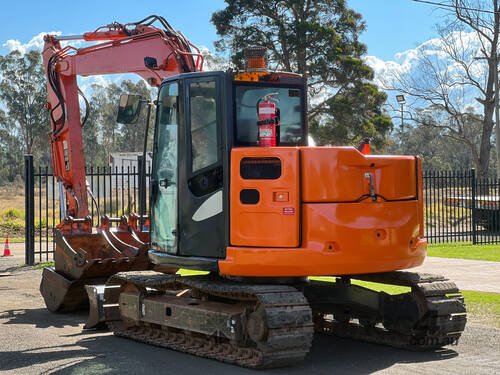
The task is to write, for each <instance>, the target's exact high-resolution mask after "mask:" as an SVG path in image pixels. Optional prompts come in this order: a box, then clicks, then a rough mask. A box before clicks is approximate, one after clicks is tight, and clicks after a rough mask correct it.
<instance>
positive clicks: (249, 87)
mask: <svg viewBox="0 0 500 375" xmlns="http://www.w3.org/2000/svg"><path fill="white" fill-rule="evenodd" d="M236 76H237V75H236V74H235V73H233V72H211V73H190V74H183V75H181V76H180V77H176V78H173V79H168V80H166V81H164V82H163V84H162V86H161V87H160V90H159V96H158V108H157V116H156V117H157V121H156V124H155V137H154V152H153V166H154V167H153V180H152V182H151V185H152V188H151V250H150V257H151V259H152V260H153V263H157V264H163V263H165V262H166V263H168V264H170V265H172V264H178V265H182V266H183V267H185V266H189V267H188V268H192V269H199V270H211V271H218V266H217V262H218V260H220V259H223V258H224V257H225V255H226V248H227V246H228V245H229V243H230V238H229V226H230V203H229V200H230V197H229V196H230V185H231V176H230V174H231V172H230V170H231V166H230V159H231V150H232V149H234V148H236V147H238V148H241V149H245V148H249V147H252V148H255V147H257V146H258V143H259V139H258V126H257V120H258V111H257V103H258V102H259V99H260V98H262V97H265V96H266V95H269V94H274V95H275V96H276V97H277V98H279V99H278V100H279V108H280V113H281V116H280V117H281V126H280V128H281V129H280V139H279V147H297V146H303V145H305V144H306V142H307V139H306V136H305V134H306V128H305V114H304V112H305V111H304V108H305V99H304V80H303V79H302V77H300V76H298V75H291V74H287V75H284V76H279V75H276V76H275V77H274V82H273V81H258V80H257V81H243V80H235V77H236ZM259 152H262V150H259ZM251 162H252V160H250V159H249V160H245V161H244V164H245V166H246V165H247V163H251ZM245 168H247V169H249V170H251V167H245ZM265 168H267V169H270V170H272V169H273V168H274V169H276V166H275V165H274V166H273V161H272V159H270V160H269V163H268V165H267V167H265ZM264 173H266V172H265V171H264ZM271 173H273V172H272V171H271ZM278 173H281V167H279V166H278ZM263 177H264V178H266V176H263ZM269 177H272V176H269ZM280 183H281V182H280ZM247 190H248V191H247V192H243V193H242V194H243V199H244V200H245V199H250V200H251V199H252V198H251V195H252V194H254V193H252V191H250V190H249V189H247ZM245 195H248V196H249V197H245ZM179 202H182V204H180V203H179ZM247 204H251V203H250V202H248V203H247ZM296 237H298V231H297V236H296Z"/></svg>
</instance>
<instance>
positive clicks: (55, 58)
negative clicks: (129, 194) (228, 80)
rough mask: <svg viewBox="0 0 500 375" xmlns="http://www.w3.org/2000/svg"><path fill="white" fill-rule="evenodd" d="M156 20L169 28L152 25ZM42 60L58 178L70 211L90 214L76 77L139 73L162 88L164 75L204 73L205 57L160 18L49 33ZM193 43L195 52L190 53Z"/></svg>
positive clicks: (79, 215) (76, 214) (81, 216)
mask: <svg viewBox="0 0 500 375" xmlns="http://www.w3.org/2000/svg"><path fill="white" fill-rule="evenodd" d="M155 20H158V21H159V22H161V23H162V24H163V26H164V27H165V28H166V29H160V28H157V27H154V26H152V25H151V22H152V21H155ZM44 40H45V46H44V49H43V60H44V64H45V69H46V72H47V108H48V110H49V112H50V120H51V125H52V129H51V131H50V133H49V137H50V142H51V148H52V163H53V171H54V176H55V177H56V178H57V179H58V181H61V182H62V183H63V184H64V187H65V189H66V194H67V201H68V215H69V216H71V217H73V218H77V219H84V218H85V217H86V216H87V215H88V204H87V200H88V199H87V186H86V185H87V181H86V176H85V160H84V150H83V143H82V131H84V130H83V126H84V122H85V120H83V122H82V120H81V119H80V104H79V99H78V96H79V95H83V93H82V92H81V91H80V90H79V88H78V84H77V77H78V76H93V75H103V74H117V73H135V74H137V75H139V76H141V77H142V78H144V79H145V80H146V81H147V82H148V83H149V84H150V85H151V86H155V87H158V86H159V85H160V84H161V82H162V80H163V79H164V78H166V77H169V76H172V75H176V74H180V73H186V72H195V71H200V70H201V69H202V65H203V57H202V55H201V54H200V51H199V50H198V49H197V48H196V47H194V46H193V45H192V44H190V43H189V42H188V41H187V40H186V38H185V37H184V36H183V35H182V34H181V33H179V32H176V31H174V30H173V29H172V28H171V26H170V25H169V24H168V23H166V21H164V20H163V18H161V17H157V16H151V17H148V18H146V19H145V20H142V21H140V22H138V23H134V24H128V25H121V24H119V23H113V24H111V25H108V26H105V27H100V28H98V29H97V30H95V31H93V32H88V33H85V34H83V35H80V36H70V37H63V36H57V35H46V36H45V38H44ZM65 40H85V41H87V42H96V41H99V42H100V43H97V44H94V45H91V46H89V47H84V48H75V47H72V46H65V47H63V46H62V44H61V42H62V41H65ZM191 47H193V48H194V49H195V50H196V52H192V51H191Z"/></svg>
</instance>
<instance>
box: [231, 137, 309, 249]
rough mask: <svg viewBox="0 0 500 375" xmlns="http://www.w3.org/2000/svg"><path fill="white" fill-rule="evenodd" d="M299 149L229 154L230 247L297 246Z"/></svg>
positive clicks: (238, 150) (253, 149)
mask: <svg viewBox="0 0 500 375" xmlns="http://www.w3.org/2000/svg"><path fill="white" fill-rule="evenodd" d="M299 164H300V163H299V149H298V148H295V147H280V148H271V147H266V148H257V147H245V148H234V149H233V150H232V151H231V192H230V202H231V203H230V205H231V244H232V245H234V246H257V247H297V246H299V245H300V220H299V219H300V211H299V210H300V206H299V202H300V196H299V186H300V184H299V174H300V172H299V168H300V165H299Z"/></svg>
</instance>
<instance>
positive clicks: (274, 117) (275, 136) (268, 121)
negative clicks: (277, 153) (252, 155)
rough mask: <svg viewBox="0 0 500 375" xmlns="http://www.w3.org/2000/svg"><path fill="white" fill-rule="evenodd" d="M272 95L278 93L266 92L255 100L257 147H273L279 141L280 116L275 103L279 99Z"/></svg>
mask: <svg viewBox="0 0 500 375" xmlns="http://www.w3.org/2000/svg"><path fill="white" fill-rule="evenodd" d="M273 95H278V93H277V92H275V93H272V94H268V95H266V96H264V97H263V98H261V99H259V101H258V102H257V114H258V116H259V120H258V121H257V126H258V138H259V147H273V146H276V144H277V142H279V126H280V121H279V120H280V119H279V117H280V116H279V108H277V107H276V104H275V103H276V102H278V101H279V100H278V99H276V98H273Z"/></svg>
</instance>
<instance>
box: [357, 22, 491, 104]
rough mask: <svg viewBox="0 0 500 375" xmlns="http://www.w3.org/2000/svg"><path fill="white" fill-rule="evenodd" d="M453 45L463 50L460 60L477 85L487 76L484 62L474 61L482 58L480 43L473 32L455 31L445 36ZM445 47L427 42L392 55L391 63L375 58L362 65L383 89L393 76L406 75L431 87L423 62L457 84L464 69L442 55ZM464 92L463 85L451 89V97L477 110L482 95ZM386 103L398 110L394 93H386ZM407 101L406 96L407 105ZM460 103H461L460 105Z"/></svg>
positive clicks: (368, 58) (436, 40)
mask: <svg viewBox="0 0 500 375" xmlns="http://www.w3.org/2000/svg"><path fill="white" fill-rule="evenodd" d="M445 38H446V39H447V40H448V41H450V42H451V43H452V44H454V45H456V46H458V47H459V49H460V50H461V51H463V59H464V61H466V62H467V63H470V64H471V69H470V72H471V73H472V75H473V77H474V78H475V79H476V80H478V81H479V82H484V80H485V73H486V63H485V62H484V61H482V60H475V57H477V56H481V55H482V54H481V43H480V40H479V39H478V36H477V34H476V33H475V32H462V31H455V32H451V33H449V34H448V35H446V36H445ZM448 45H449V43H448ZM445 50H446V44H445V43H444V42H443V40H442V39H440V38H434V39H430V40H428V41H425V42H423V43H421V44H420V45H418V46H416V47H415V48H413V49H409V50H407V51H403V52H399V53H396V54H395V55H394V58H393V59H391V60H386V61H384V60H382V59H379V58H377V57H376V56H367V57H366V58H365V62H366V63H367V64H368V65H369V66H370V67H371V68H372V69H373V70H374V72H375V83H376V84H377V85H378V86H379V87H380V88H382V89H389V88H391V87H393V86H397V84H396V85H393V84H394V82H396V80H395V77H398V76H407V77H411V78H412V80H416V81H425V82H426V83H427V84H428V85H431V86H432V85H433V84H434V83H435V82H433V77H432V75H433V74H432V72H429V71H428V69H427V70H426V67H425V66H424V65H422V64H421V61H422V59H426V60H428V61H429V62H431V63H432V65H433V66H434V67H435V68H436V69H437V72H438V73H439V74H441V75H443V76H446V77H448V79H449V81H452V82H459V81H460V80H462V78H461V77H463V76H465V74H464V69H463V66H462V65H461V64H460V63H458V62H456V61H454V60H452V59H451V58H450V57H449V55H448V54H447V53H446V52H445ZM459 90H463V86H460V85H457V88H456V89H455V91H453V90H451V91H450V92H451V95H455V99H456V100H457V103H458V104H460V105H462V106H466V105H472V106H475V107H476V108H478V103H477V101H476V100H475V98H476V97H478V96H481V94H480V93H479V92H478V91H477V90H474V89H472V88H470V87H468V88H467V90H464V91H461V92H459ZM388 94H389V103H390V104H392V106H393V107H396V108H399V105H397V104H396V103H395V98H394V97H395V95H396V92H391V91H388ZM409 99H410V101H411V98H409V97H408V96H407V103H408V100H409ZM460 101H462V102H460ZM414 104H415V105H420V106H422V107H423V106H426V104H425V103H420V102H418V101H417V102H416V103H414Z"/></svg>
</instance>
